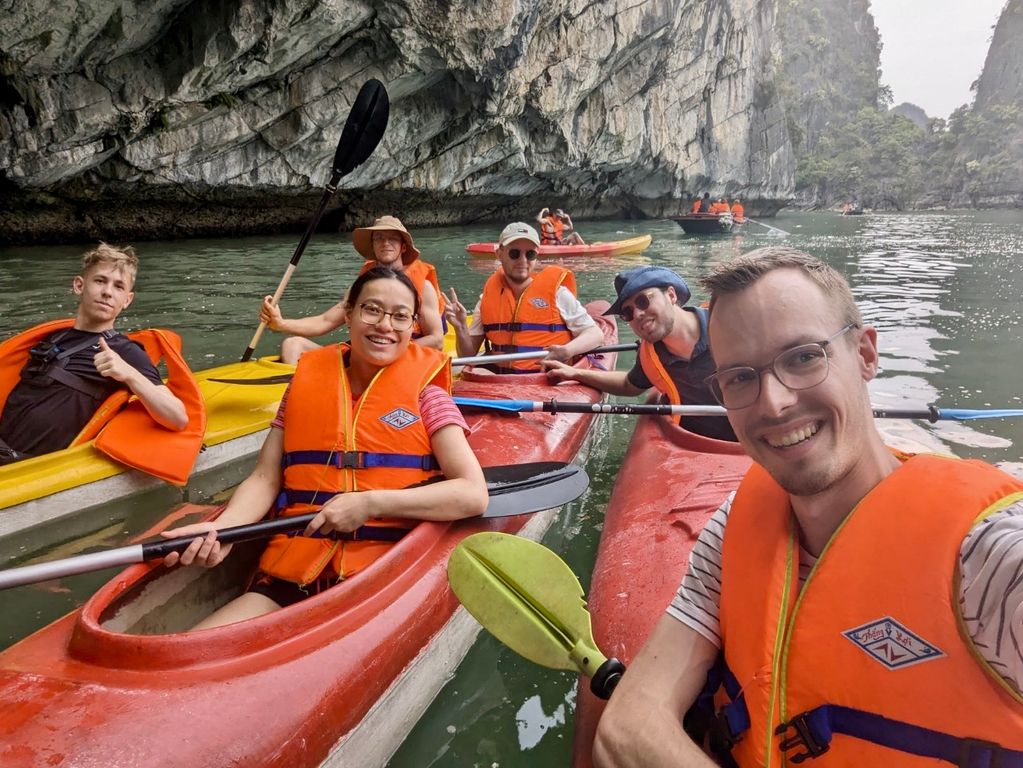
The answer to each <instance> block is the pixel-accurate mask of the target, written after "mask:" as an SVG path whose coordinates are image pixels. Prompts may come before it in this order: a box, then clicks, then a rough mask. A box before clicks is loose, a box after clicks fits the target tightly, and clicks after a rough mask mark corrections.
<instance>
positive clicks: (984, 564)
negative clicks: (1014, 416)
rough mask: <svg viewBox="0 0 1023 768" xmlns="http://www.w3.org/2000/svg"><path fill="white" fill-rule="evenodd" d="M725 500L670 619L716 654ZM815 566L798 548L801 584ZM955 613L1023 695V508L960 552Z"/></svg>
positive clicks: (693, 558)
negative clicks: (697, 635) (705, 641)
mask: <svg viewBox="0 0 1023 768" xmlns="http://www.w3.org/2000/svg"><path fill="white" fill-rule="evenodd" d="M734 495H735V494H732V495H731V496H729V497H728V498H727V499H726V500H725V502H724V503H723V504H722V505H721V507H720V508H718V510H717V511H716V512H715V513H714V515H713V516H712V517H711V519H710V520H709V521H708V522H707V526H706V527H705V528H704V529H703V531H702V532H701V533H700V537H699V539H698V540H697V542H696V544H695V545H694V546H693V549H692V551H691V552H690V553H689V568H688V569H687V570H686V574H685V576H684V577H683V579H682V584H681V585H680V586H679V588H678V592H677V593H676V595H675V598H674V599H673V600H672V601H671V605H670V606H668V614H669V615H670V616H673V617H674V618H676V619H678V620H679V621H681V622H682V623H683V624H685V625H686V626H688V627H690V628H691V629H693V630H694V631H696V632H699V633H700V634H701V635H703V636H704V637H705V638H707V639H708V640H709V641H710V642H712V643H714V645H715V646H717V647H718V648H720V647H721V628H720V624H719V623H718V616H719V607H720V602H721V544H722V541H723V540H724V534H725V524H726V523H727V522H728V512H729V510H730V509H731V507H732V499H733V497H734ZM815 563H816V558H814V557H813V556H812V555H811V554H810V553H809V552H807V551H806V550H804V549H803V548H802V547H800V548H799V583H800V584H802V583H803V582H805V581H806V578H807V576H808V575H809V573H810V570H811V569H812V568H813V566H814V564H815ZM959 565H960V573H961V574H962V581H961V582H960V585H959V605H960V609H961V611H962V615H963V619H964V620H965V623H966V628H967V630H968V631H969V633H970V636H971V637H972V638H973V642H974V644H975V645H976V646H977V651H978V652H979V653H980V655H981V656H982V657H983V658H984V659H985V660H986V661H987V662H988V663H989V664H990V665H991V668H992V669H994V670H995V671H996V672H998V674H1000V675H1001V676H1002V677H1003V678H1004V679H1005V680H1006V682H1008V683H1009V685H1010V686H1012V687H1013V688H1014V689H1015V690H1016V691H1017V692H1023V502H1019V503H1016V504H1013V505H1011V506H1008V507H1006V508H1005V509H1003V510H1001V511H999V512H997V513H995V514H994V515H991V516H990V517H989V518H988V519H987V520H985V521H984V522H983V523H981V524H980V525H978V526H976V527H975V528H974V529H973V530H972V531H970V533H969V535H967V537H966V538H965V539H963V544H962V546H961V547H960V549H959Z"/></svg>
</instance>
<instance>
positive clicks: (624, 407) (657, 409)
mask: <svg viewBox="0 0 1023 768" xmlns="http://www.w3.org/2000/svg"><path fill="white" fill-rule="evenodd" d="M454 401H455V404H456V405H458V406H459V407H462V408H482V409H487V410H494V411H508V412H510V413H536V412H544V413H601V414H621V415H626V416H727V415H728V411H727V410H725V408H724V407H723V406H720V405H667V404H657V403H573V402H559V401H558V400H486V399H483V398H473V397H455V398H454ZM874 416H875V418H878V419H922V420H924V421H929V422H931V423H932V424H933V423H934V422H937V421H971V420H974V419H984V418H989V419H1002V418H1010V417H1013V416H1023V409H1020V410H995V409H989V410H964V409H957V408H944V409H942V408H938V407H937V406H934V405H932V406H928V407H927V408H906V409H900V408H875V409H874Z"/></svg>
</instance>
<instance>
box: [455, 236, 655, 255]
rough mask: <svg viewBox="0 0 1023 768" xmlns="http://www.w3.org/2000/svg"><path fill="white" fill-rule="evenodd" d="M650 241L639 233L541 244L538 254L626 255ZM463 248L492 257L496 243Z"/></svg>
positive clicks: (470, 244)
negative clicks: (576, 242)
mask: <svg viewBox="0 0 1023 768" xmlns="http://www.w3.org/2000/svg"><path fill="white" fill-rule="evenodd" d="M652 241H653V237H652V236H651V235H639V236H637V237H630V238H628V239H626V240H612V241H610V242H606V243H589V244H587V245H541V246H540V255H541V256H546V257H561V256H628V255H631V254H636V253H642V252H643V251H645V250H646V249H647V248H648V247H649V246H650V243H651V242H652ZM465 250H466V251H467V252H468V253H469V255H470V256H473V257H475V258H481V259H492V258H494V257H495V254H496V253H497V243H469V245H467V246H465Z"/></svg>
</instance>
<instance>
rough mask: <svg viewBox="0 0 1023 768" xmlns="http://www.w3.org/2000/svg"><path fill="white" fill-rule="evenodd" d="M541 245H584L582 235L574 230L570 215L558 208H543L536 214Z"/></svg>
mask: <svg viewBox="0 0 1023 768" xmlns="http://www.w3.org/2000/svg"><path fill="white" fill-rule="evenodd" d="M536 221H537V223H538V224H539V225H540V242H541V243H542V244H543V245H586V241H585V240H583V237H582V235H580V234H579V233H578V232H576V231H575V224H574V223H572V217H571V216H569V215H568V214H567V213H565V212H564V211H563V210H561V209H560V208H558V209H557V210H552V209H550V208H543V209H541V210H540V213H538V214H537V215H536Z"/></svg>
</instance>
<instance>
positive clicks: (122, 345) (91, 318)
mask: <svg viewBox="0 0 1023 768" xmlns="http://www.w3.org/2000/svg"><path fill="white" fill-rule="evenodd" d="M138 264H139V262H138V257H137V256H136V255H135V251H134V250H133V249H132V248H131V247H130V246H126V247H122V248H116V247H114V246H111V245H107V244H106V243H100V244H99V245H98V246H97V247H95V248H92V249H90V250H89V251H87V252H86V253H85V254H83V256H82V271H81V273H80V274H78V275H77V276H76V277H75V278H74V279H73V280H72V281H71V290H72V291H73V292H74V294H75V295H76V296H77V297H78V310H77V313H76V315H75V319H74V323H73V324H71V323H70V321H68V323H67V324H66V325H65V327H64V328H62V329H61V330H57V331H55V332H47V325H50V324H47V325H43V326H37V327H36V328H34V329H30V330H29V331H25V332H24V333H23V334H21V335H20V336H21V337H23V338H22V343H20V344H18V345H7V346H19V347H20V349H16V350H14V352H13V353H12V356H10V357H7V358H6V359H3V360H0V409H2V414H0V463H7V462H9V461H16V460H19V459H23V458H28V457H30V456H38V455H41V454H44V453H50V452H51V451H57V450H61V449H62V448H67V447H68V446H69V445H70V444H71V443H72V441H74V439H75V437H76V436H78V434H79V433H80V432H81V431H82V429H83V428H84V427H85V426H86V425H87V424H88V423H89V422H90V420H91V419H92V418H93V415H94V414H95V413H96V412H97V410H98V409H99V407H100V406H101V405H102V404H103V403H104V402H105V401H106V400H107V399H108V398H109V397H110V396H111V395H113V394H114V393H116V392H118V391H121V390H130V392H131V393H132V394H134V395H136V396H137V397H138V399H139V401H140V402H141V403H142V405H143V406H145V409H146V411H147V412H148V413H149V415H150V416H151V417H152V419H153V420H154V421H155V422H156V423H157V424H159V425H160V426H161V427H165V428H167V429H170V430H175V431H180V430H182V429H184V428H185V427H186V426H187V425H188V414H187V412H186V410H185V406H184V404H183V403H182V402H181V400H180V399H179V398H178V397H177V396H175V394H174V393H173V392H172V391H171V390H170V389H169V388H168V387H167V386H166V385H165V384H164V383H163V379H162V378H161V377H160V372H159V370H157V368H156V366H155V365H154V364H153V362H152V361H151V360H150V358H149V356H148V355H147V354H146V351H145V349H144V348H143V346H142V345H141V344H139V343H137V342H135V341H132V340H131V339H129V338H128V337H127V336H125V335H123V334H121V333H118V332H116V331H115V330H114V322H115V321H116V320H117V317H118V316H119V315H120V314H121V312H122V311H124V310H125V309H126V308H127V307H128V305H129V304H131V302H132V300H133V299H134V298H135V293H134V290H133V289H134V286H135V277H136V274H137V273H138ZM16 338H17V337H16ZM181 362H182V365H184V361H181Z"/></svg>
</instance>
